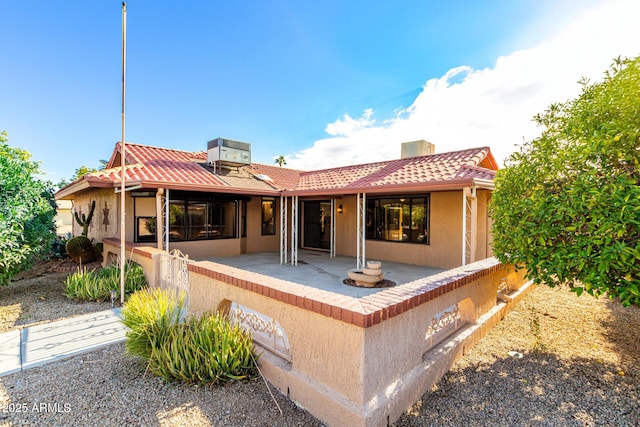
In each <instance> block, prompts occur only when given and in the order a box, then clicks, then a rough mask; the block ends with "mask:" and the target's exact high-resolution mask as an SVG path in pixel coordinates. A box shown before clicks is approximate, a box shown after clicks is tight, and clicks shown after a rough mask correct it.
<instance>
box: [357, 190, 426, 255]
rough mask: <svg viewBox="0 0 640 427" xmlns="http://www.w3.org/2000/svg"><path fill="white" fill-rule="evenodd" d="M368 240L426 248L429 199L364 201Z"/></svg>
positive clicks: (395, 198)
mask: <svg viewBox="0 0 640 427" xmlns="http://www.w3.org/2000/svg"><path fill="white" fill-rule="evenodd" d="M366 220H367V239H372V240H387V241H393V242H407V243H424V244H429V195H428V194H427V195H425V196H421V197H409V196H407V197H393V198H391V197H380V198H369V199H367V218H366Z"/></svg>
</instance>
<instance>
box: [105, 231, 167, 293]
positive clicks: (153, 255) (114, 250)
mask: <svg viewBox="0 0 640 427" xmlns="http://www.w3.org/2000/svg"><path fill="white" fill-rule="evenodd" d="M102 244H103V250H102V266H103V267H106V266H107V265H109V264H112V263H114V262H116V260H118V259H119V258H120V253H121V252H120V240H119V239H115V238H105V239H103V240H102ZM162 253H166V252H165V251H163V250H160V249H157V248H153V247H150V246H142V245H141V244H135V243H130V242H127V244H126V245H125V257H126V258H127V260H130V261H133V262H136V263H138V264H140V265H141V266H142V269H143V270H144V277H145V278H146V279H147V283H148V284H149V286H151V287H154V286H156V285H157V283H158V274H160V272H159V269H158V263H157V257H158V255H159V254H162Z"/></svg>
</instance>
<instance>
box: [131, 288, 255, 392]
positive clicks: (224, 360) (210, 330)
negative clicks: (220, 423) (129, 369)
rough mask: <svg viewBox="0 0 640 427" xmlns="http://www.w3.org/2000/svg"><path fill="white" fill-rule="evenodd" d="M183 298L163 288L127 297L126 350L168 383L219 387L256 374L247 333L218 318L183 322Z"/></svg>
mask: <svg viewBox="0 0 640 427" xmlns="http://www.w3.org/2000/svg"><path fill="white" fill-rule="evenodd" d="M184 312H185V310H184V295H183V294H181V295H180V296H175V294H174V293H173V292H169V291H166V290H162V289H153V290H143V291H140V292H136V293H135V294H133V295H132V296H131V298H130V299H129V301H128V302H127V303H126V304H125V306H124V307H123V310H122V315H123V323H124V324H125V325H126V326H127V327H129V329H130V330H129V332H127V342H126V343H125V347H126V349H127V351H128V352H129V353H131V354H134V355H137V356H141V357H144V358H145V359H146V360H147V366H148V369H149V370H150V371H151V372H153V373H154V374H156V375H158V376H160V377H162V378H164V379H166V380H168V381H176V380H177V381H184V382H186V383H204V384H221V383H225V382H227V381H230V380H242V379H245V378H249V377H252V376H253V375H254V374H255V370H256V368H255V360H256V359H257V355H256V354H255V353H254V351H253V340H252V338H251V334H250V333H248V332H246V331H244V330H243V329H242V328H240V327H239V326H237V325H232V324H231V322H230V321H229V320H228V319H227V318H225V317H222V316H220V315H218V314H211V313H205V314H203V315H202V316H201V317H200V318H195V317H192V318H189V319H185V316H184Z"/></svg>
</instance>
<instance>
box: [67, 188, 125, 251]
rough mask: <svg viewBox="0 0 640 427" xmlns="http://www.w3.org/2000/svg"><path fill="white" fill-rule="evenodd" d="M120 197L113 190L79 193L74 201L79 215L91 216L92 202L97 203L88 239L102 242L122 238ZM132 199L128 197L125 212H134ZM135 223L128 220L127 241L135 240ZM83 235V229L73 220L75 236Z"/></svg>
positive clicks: (74, 208)
mask: <svg viewBox="0 0 640 427" xmlns="http://www.w3.org/2000/svg"><path fill="white" fill-rule="evenodd" d="M119 197H120V195H119V194H116V193H115V192H114V191H113V189H112V188H108V189H92V190H88V191H84V192H81V193H77V194H75V196H74V200H73V210H74V211H77V212H78V213H79V214H82V213H84V214H89V208H90V207H91V202H92V201H93V200H95V201H96V209H95V211H94V213H93V219H92V220H91V225H90V226H89V234H88V237H89V238H90V239H94V242H95V243H97V242H101V241H102V239H103V238H105V237H120V198H119ZM132 209H133V204H132V202H131V198H130V197H129V196H127V203H126V210H125V212H133V211H132ZM132 227H133V221H132V220H131V218H128V219H127V240H133V229H132ZM80 234H82V227H81V226H80V225H79V224H78V223H77V222H76V221H75V219H74V220H73V235H74V236H78V235H80Z"/></svg>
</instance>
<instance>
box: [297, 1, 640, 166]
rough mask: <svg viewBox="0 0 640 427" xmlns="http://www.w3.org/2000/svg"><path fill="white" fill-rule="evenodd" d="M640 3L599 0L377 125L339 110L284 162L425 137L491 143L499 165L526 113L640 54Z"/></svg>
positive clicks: (337, 161) (393, 150)
mask: <svg viewBox="0 0 640 427" xmlns="http://www.w3.org/2000/svg"><path fill="white" fill-rule="evenodd" d="M637 16H640V2H636V1H625V0H621V1H606V0H605V1H603V2H602V3H601V4H599V5H598V6H596V7H594V8H592V9H590V10H587V11H584V12H582V14H581V15H580V16H578V17H577V18H576V19H574V20H573V21H570V22H566V23H565V24H564V26H563V28H562V30H560V31H559V32H557V33H556V34H554V35H551V36H550V37H548V38H547V39H544V40H542V41H541V42H540V43H539V44H538V45H537V46H535V47H533V48H530V49H526V50H519V51H516V52H513V53H511V54H509V55H507V56H502V57H499V58H498V59H497V60H496V63H495V66H494V67H493V68H485V69H483V70H474V69H472V68H470V67H467V66H460V67H457V68H453V69H451V70H449V71H448V72H447V73H446V74H445V75H444V76H442V77H440V78H435V79H431V80H429V81H427V83H426V84H425V85H424V87H423V89H422V92H421V93H420V94H419V95H418V96H417V97H416V99H415V100H414V102H413V104H412V105H411V106H410V107H408V108H407V109H406V110H402V111H399V112H397V115H396V116H395V117H394V118H392V119H391V120H386V121H383V122H382V123H377V122H376V120H375V118H374V115H375V113H374V111H373V110H372V109H367V110H365V111H364V113H363V114H362V116H361V117H358V118H353V117H350V116H349V115H344V116H343V117H342V118H340V119H338V120H336V121H335V122H333V123H330V124H328V125H327V127H326V129H325V131H326V132H327V134H328V135H329V137H328V138H326V139H321V140H318V141H315V142H314V144H313V146H312V147H309V148H307V149H304V150H302V151H299V152H297V153H294V154H292V155H290V156H288V157H287V160H288V163H289V167H294V168H299V169H306V170H313V169H322V168H328V167H333V166H340V165H346V164H356V163H365V162H372V161H379V160H386V159H393V158H398V157H399V155H400V143H401V142H405V141H413V140H417V139H426V140H428V141H430V142H432V143H434V144H435V145H436V152H444V151H450V150H458V149H464V148H470V147H478V146H485V145H487V146H490V147H491V150H492V152H493V154H494V156H495V157H496V159H497V160H498V162H500V163H502V161H503V160H504V158H506V157H507V156H508V155H509V154H510V153H511V152H513V151H514V150H516V145H519V144H521V143H522V141H523V139H526V140H529V139H532V138H535V137H536V136H537V135H539V133H540V129H539V128H537V127H536V125H535V124H534V123H533V121H532V117H533V116H534V115H535V114H537V113H539V112H542V111H544V109H545V108H546V107H548V106H549V105H550V104H551V103H554V102H562V101H565V100H567V99H571V98H574V97H575V96H577V95H578V94H579V92H580V87H579V85H578V84H577V81H578V80H579V79H580V78H581V77H587V78H589V79H591V80H600V79H601V77H602V75H603V73H604V71H605V70H606V69H607V68H608V67H609V65H610V64H611V63H612V59H613V58H614V57H617V56H618V55H622V56H628V57H634V56H637V55H638V54H640V26H638V25H637V23H636V22H635V19H636V17H637Z"/></svg>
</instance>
